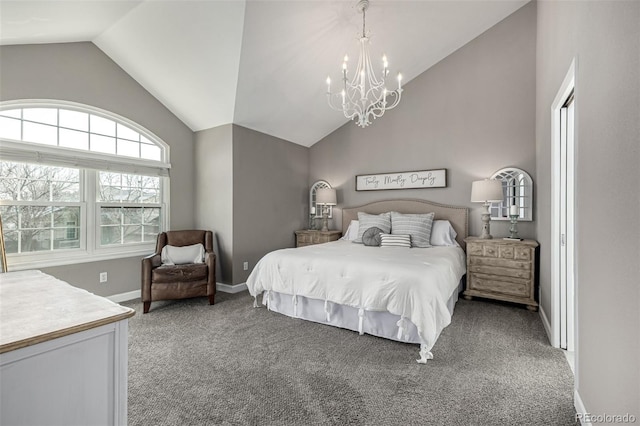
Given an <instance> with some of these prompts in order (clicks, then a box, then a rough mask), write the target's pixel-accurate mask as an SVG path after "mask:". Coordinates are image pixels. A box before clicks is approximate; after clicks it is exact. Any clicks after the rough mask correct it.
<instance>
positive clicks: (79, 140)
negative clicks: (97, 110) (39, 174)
mask: <svg viewBox="0 0 640 426" xmlns="http://www.w3.org/2000/svg"><path fill="white" fill-rule="evenodd" d="M0 138H2V139H13V140H20V141H24V142H31V143H35V144H39V145H51V146H59V147H64V148H71V149H78V150H82V151H92V152H98V153H104V154H113V155H118V156H124V157H132V158H142V159H146V160H156V161H160V160H161V158H162V148H161V147H159V146H158V145H157V144H155V143H153V142H152V141H151V140H150V139H149V138H147V137H145V136H143V135H142V134H140V133H139V132H137V131H136V130H134V129H131V128H130V127H128V126H126V125H124V124H121V123H118V122H117V121H115V120H112V119H109V118H105V117H102V116H100V115H97V114H90V113H87V112H80V111H72V110H68V109H60V108H15V109H7V110H0Z"/></svg>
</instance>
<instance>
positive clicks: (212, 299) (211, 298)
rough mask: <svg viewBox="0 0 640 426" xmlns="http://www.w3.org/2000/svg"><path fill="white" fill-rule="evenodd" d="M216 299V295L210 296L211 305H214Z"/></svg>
mask: <svg viewBox="0 0 640 426" xmlns="http://www.w3.org/2000/svg"><path fill="white" fill-rule="evenodd" d="M215 297H216V295H215V294H210V295H209V304H210V305H213V301H214V299H215Z"/></svg>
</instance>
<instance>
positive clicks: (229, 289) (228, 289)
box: [106, 283, 247, 303]
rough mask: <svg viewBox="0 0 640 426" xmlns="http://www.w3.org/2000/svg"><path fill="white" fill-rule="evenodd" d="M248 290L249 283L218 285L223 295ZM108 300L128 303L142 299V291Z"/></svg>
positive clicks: (127, 293)
mask: <svg viewBox="0 0 640 426" xmlns="http://www.w3.org/2000/svg"><path fill="white" fill-rule="evenodd" d="M246 289H247V283H241V284H235V285H229V284H222V283H216V290H218V291H221V292H223V293H240V292H241V291H244V290H246ZM106 297H107V299H109V300H111V301H112V302H115V303H121V302H128V301H129V300H133V299H140V297H141V295H140V290H134V291H128V292H126V293H120V294H114V295H113V296H106Z"/></svg>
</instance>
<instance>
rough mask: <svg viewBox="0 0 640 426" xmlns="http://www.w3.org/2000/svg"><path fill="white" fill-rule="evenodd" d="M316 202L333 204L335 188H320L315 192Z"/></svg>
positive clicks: (334, 202) (334, 201) (334, 203)
mask: <svg viewBox="0 0 640 426" xmlns="http://www.w3.org/2000/svg"><path fill="white" fill-rule="evenodd" d="M316 204H325V205H327V206H335V205H336V204H337V202H336V190H335V189H333V188H321V189H318V192H316Z"/></svg>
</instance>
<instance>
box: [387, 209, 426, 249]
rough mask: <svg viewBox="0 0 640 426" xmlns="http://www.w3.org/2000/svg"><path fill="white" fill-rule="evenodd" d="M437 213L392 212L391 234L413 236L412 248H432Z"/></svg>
mask: <svg viewBox="0 0 640 426" xmlns="http://www.w3.org/2000/svg"><path fill="white" fill-rule="evenodd" d="M433 216H435V213H426V214H402V213H398V212H391V233H392V234H394V235H395V234H409V235H411V247H431V227H432V226H433Z"/></svg>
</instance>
